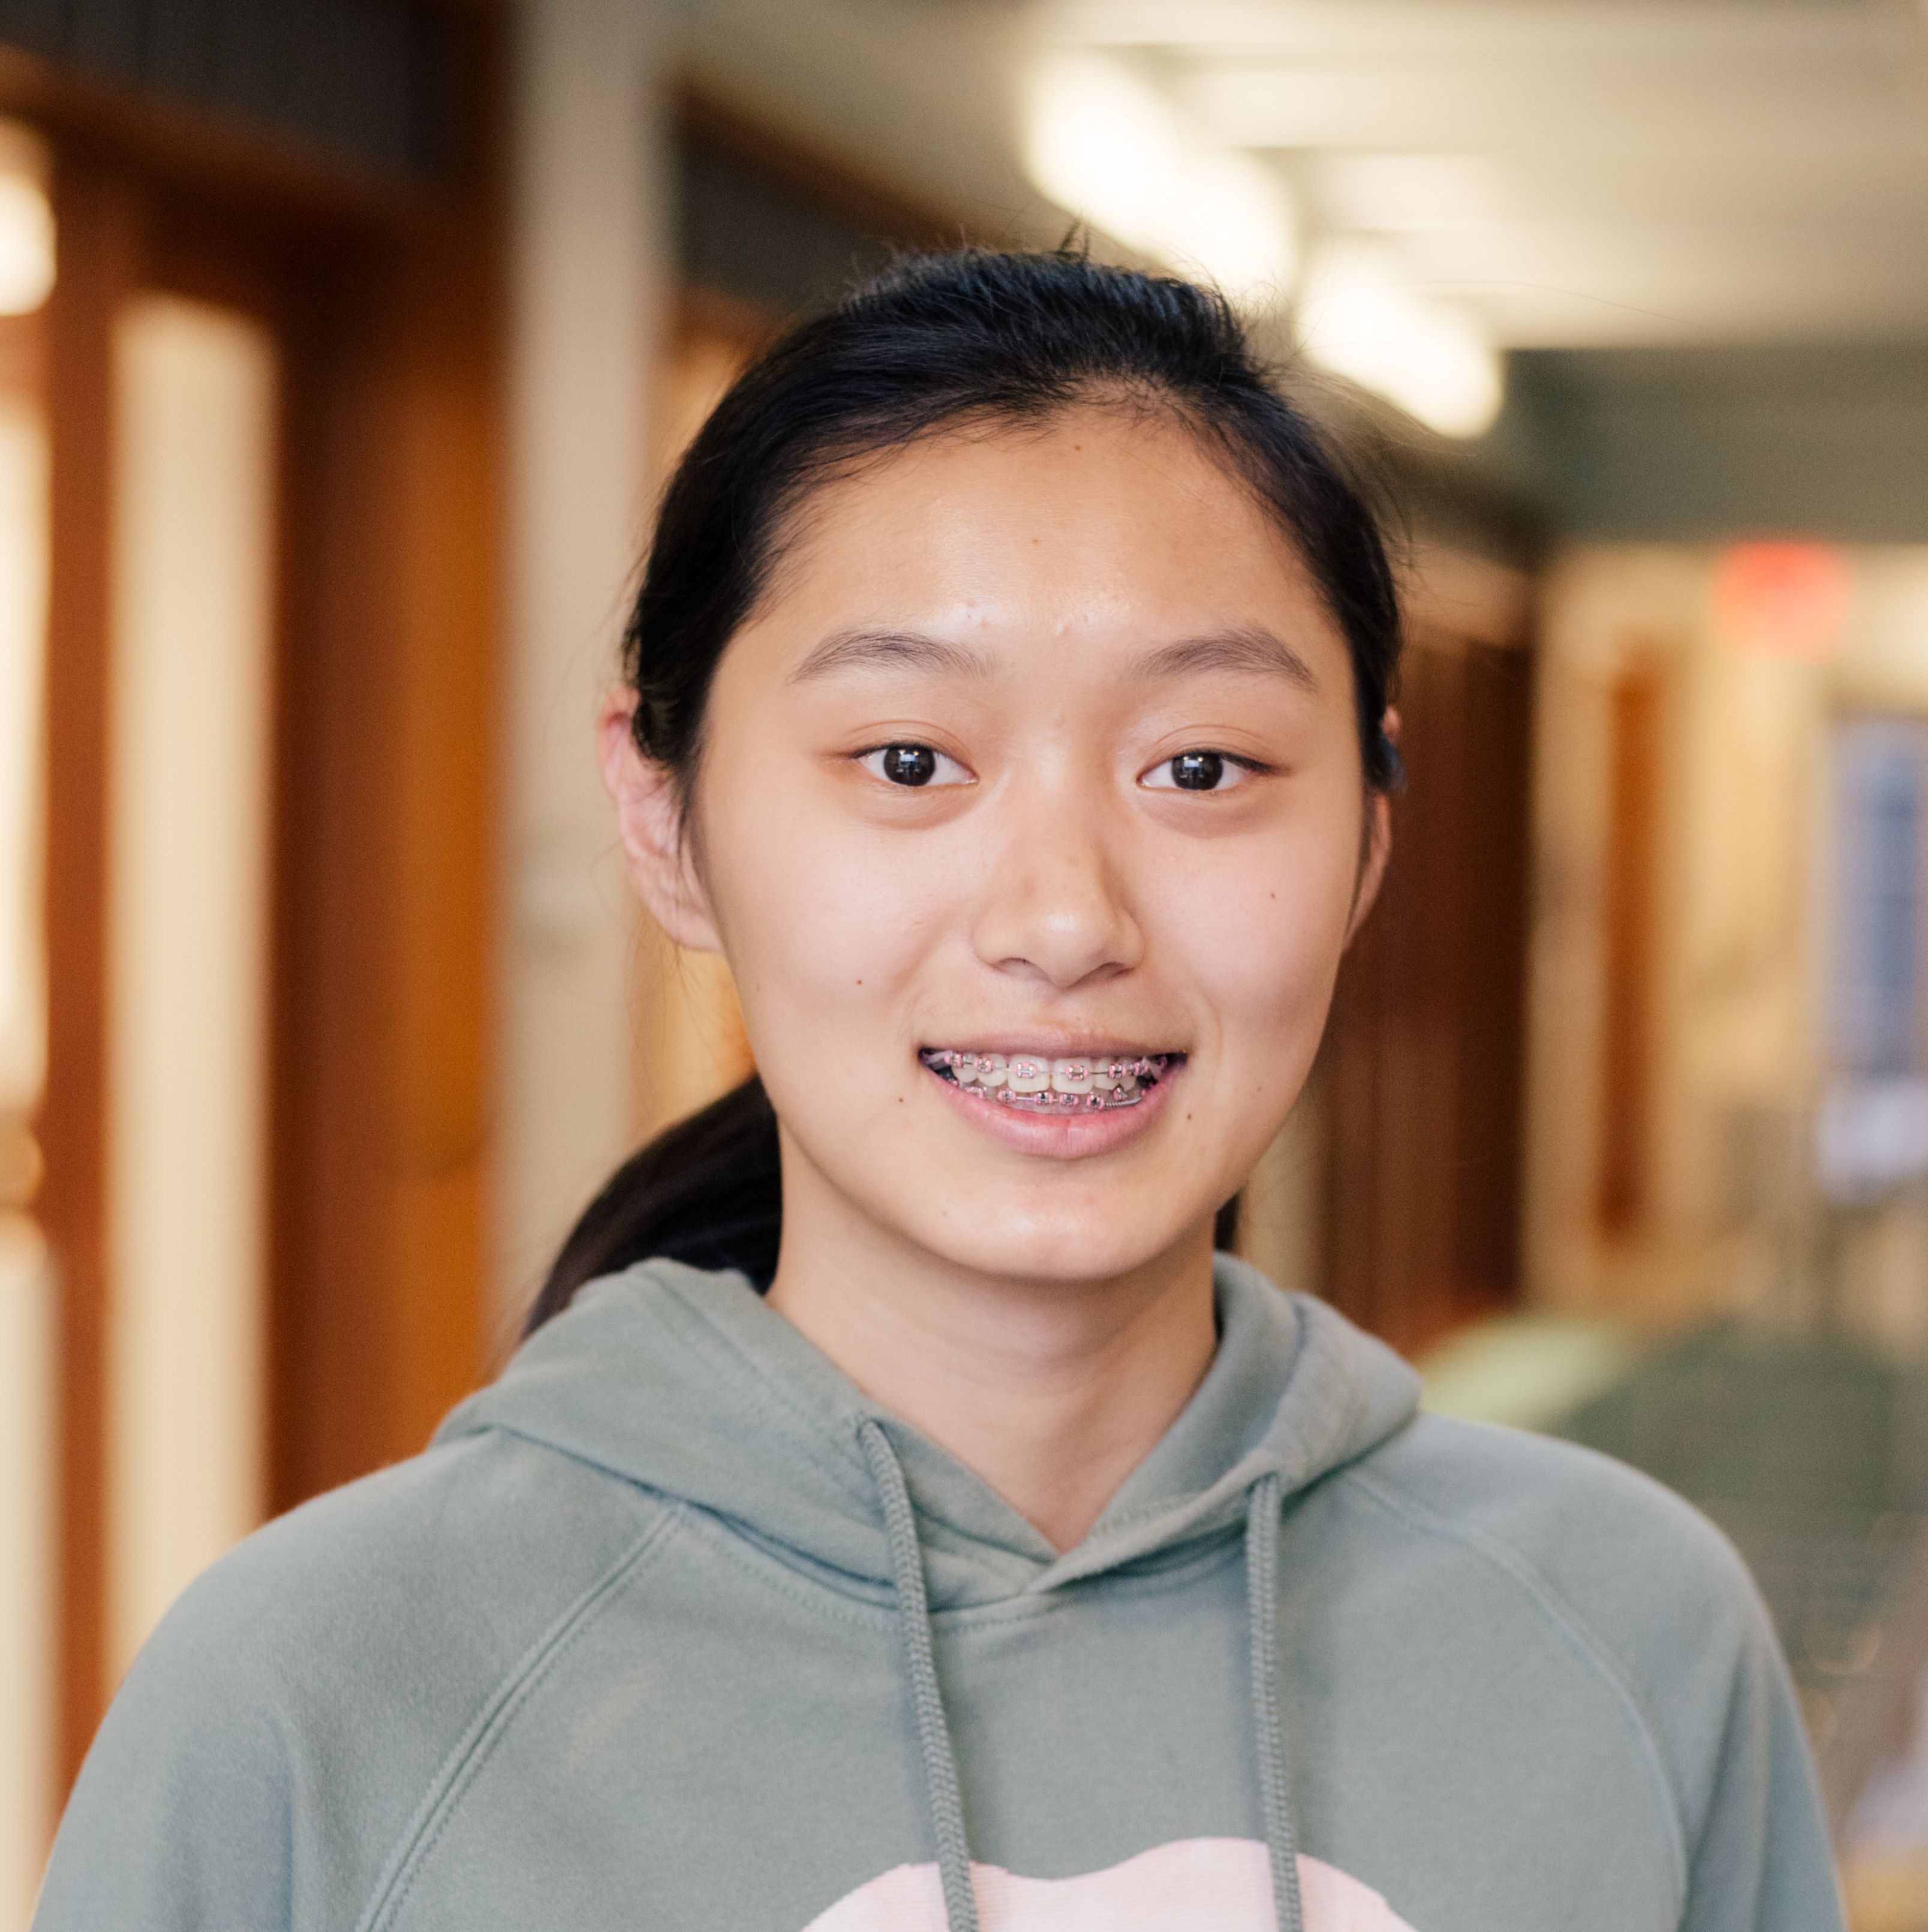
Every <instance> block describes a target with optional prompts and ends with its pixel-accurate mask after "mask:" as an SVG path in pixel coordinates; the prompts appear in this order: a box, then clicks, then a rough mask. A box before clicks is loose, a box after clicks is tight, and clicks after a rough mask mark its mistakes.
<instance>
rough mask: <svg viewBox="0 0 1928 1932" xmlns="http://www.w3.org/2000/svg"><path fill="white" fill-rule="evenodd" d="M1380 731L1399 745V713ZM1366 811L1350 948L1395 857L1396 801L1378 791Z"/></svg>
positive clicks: (1385, 719)
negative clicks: (1394, 816) (1393, 828)
mask: <svg viewBox="0 0 1928 1932" xmlns="http://www.w3.org/2000/svg"><path fill="white" fill-rule="evenodd" d="M1380 730H1383V732H1384V733H1386V736H1387V737H1388V738H1389V739H1392V742H1393V744H1394V745H1395V746H1397V745H1398V742H1399V713H1398V712H1397V711H1396V710H1395V709H1392V707H1391V706H1388V707H1387V709H1386V715H1385V716H1384V717H1383V718H1381V719H1380ZM1365 809H1366V821H1365V847H1364V850H1362V852H1361V853H1360V855H1359V883H1358V884H1357V885H1356V886H1354V887H1353V910H1352V916H1351V917H1350V919H1347V922H1346V944H1347V945H1348V946H1350V945H1351V944H1352V943H1353V938H1355V936H1356V935H1357V933H1358V932H1359V928H1360V927H1361V926H1363V925H1364V924H1365V918H1366V914H1367V913H1369V912H1371V910H1372V908H1373V905H1374V902H1375V901H1377V898H1378V897H1379V889H1380V886H1381V885H1383V883H1385V880H1386V861H1387V860H1388V859H1390V858H1391V857H1392V799H1391V798H1390V797H1389V796H1388V795H1387V794H1386V793H1384V792H1383V791H1375V792H1374V793H1372V795H1371V796H1370V797H1369V798H1368V799H1367V800H1366V807H1365Z"/></svg>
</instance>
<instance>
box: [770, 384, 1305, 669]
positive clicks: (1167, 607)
mask: <svg viewBox="0 0 1928 1932" xmlns="http://www.w3.org/2000/svg"><path fill="white" fill-rule="evenodd" d="M913 620H915V621H917V622H922V623H925V624H932V623H940V624H944V625H947V626H950V625H956V626H962V627H965V628H969V629H972V630H973V631H977V632H978V633H979V634H981V637H983V640H984V642H985V643H987V644H994V643H995V642H996V637H997V634H998V633H999V632H1000V631H1004V630H1005V629H1007V628H1014V629H1021V630H1022V631H1023V632H1025V633H1026V634H1028V635H1032V636H1035V634H1037V631H1038V628H1040V627H1041V626H1042V627H1044V628H1046V629H1047V630H1052V631H1057V632H1059V633H1060V634H1067V635H1068V634H1071V633H1073V632H1078V633H1083V634H1096V633H1106V634H1126V633H1128V634H1131V636H1132V637H1135V638H1137V639H1140V640H1143V637H1145V636H1146V634H1148V633H1153V632H1167V633H1169V634H1173V635H1183V634H1193V633H1195V632H1198V631H1203V630H1207V629H1231V628H1239V627H1240V626H1242V625H1244V626H1250V627H1261V626H1263V627H1269V628H1275V629H1276V628H1280V627H1281V626H1283V627H1284V628H1287V629H1288V630H1290V631H1291V632H1292V633H1293V634H1294V635H1295V637H1298V638H1299V639H1302V640H1304V642H1305V644H1306V645H1308V646H1310V647H1311V648H1313V649H1318V648H1320V643H1321V641H1322V639H1321V637H1320V634H1323V645H1324V646H1325V647H1326V648H1327V649H1343V646H1342V645H1341V643H1340V640H1339V639H1338V634H1337V631H1336V628H1335V626H1334V625H1332V622H1331V621H1330V619H1329V615H1328V613H1327V612H1326V607H1325V604H1324V601H1323V598H1321V597H1320V595H1319V593H1318V592H1317V588H1316V586H1314V583H1313V581H1312V580H1311V576H1310V574H1309V572H1308V571H1307V569H1306V568H1305V563H1304V562H1303V560H1302V558H1301V557H1300V556H1299V553H1298V551H1297V550H1296V547H1294V546H1293V544H1292V542H1291V541H1290V538H1289V537H1288V536H1287V534H1286V532H1284V530H1283V529H1281V527H1280V526H1279V525H1278V523H1277V522H1276V521H1275V519H1274V518H1273V517H1272V516H1270V515H1269V514H1267V512H1266V511H1265V510H1264V509H1263V508H1262V507H1261V506H1260V504H1259V503H1258V502H1257V500H1256V499H1254V496H1253V494H1252V493H1251V490H1249V489H1248V488H1247V487H1245V484H1243V483H1242V481H1240V480H1239V479H1238V478H1236V476H1235V475H1233V474H1232V472H1230V469H1229V468H1228V467H1227V466H1226V465H1225V464H1224V463H1223V462H1221V461H1219V460H1215V458H1214V457H1213V456H1212V454H1211V453H1210V452H1209V451H1208V449H1206V446H1204V444H1203V443H1202V442H1201V440H1200V438H1199V437H1198V436H1197V434H1195V433H1194V432H1193V431H1191V429H1189V428H1187V427H1186V426H1185V425H1183V424H1182V423H1180V422H1177V421H1175V420H1174V419H1172V418H1171V417H1170V416H1152V415H1143V414H1139V413H1128V412H1126V411H1125V410H1116V409H1104V408H1096V407H1092V408H1080V409H1077V410H1068V411H1066V412H1065V413H1062V415H1059V416H1056V417H1054V418H1053V419H1051V420H1050V422H1047V424H1045V425H1042V426H1039V427H1035V428H1034V427H1030V426H1026V427H1022V428H1004V427H999V428H993V429H990V430H984V429H973V430H971V431H961V432H959V433H957V434H951V435H946V436H941V437H934V438H932V439H930V440H927V441H925V442H923V443H917V444H914V445H913V446H911V447H909V448H908V449H903V450H899V451H893V452H890V453H889V454H888V455H885V456H883V457H881V458H877V459H875V460H872V461H869V462H867V463H864V464H863V465H862V466H860V467H859V468H858V469H857V470H856V471H855V472H854V473H852V474H850V475H846V476H844V477H842V478H838V479H836V481H833V482H831V483H829V484H826V485H825V486H824V487H821V489H819V490H816V491H815V492H813V493H812V495H811V496H809V499H807V500H806V502H805V503H804V504H803V506H802V507H801V508H800V511H799V512H798V513H797V517H796V520H795V521H794V524H793V526H792V527H791V530H790V531H789V532H788V534H787V541H785V544H784V546H783V550H782V556H781V559H780V561H779V563H778V565H777V567H776V569H775V571H773V574H772V578H771V581H770V586H769V588H768V589H767V592H766V593H765V595H764V598H763V599H762V601H761V605H760V607H759V609H758V612H757V613H756V614H755V616H753V617H752V620H751V622H750V624H749V625H748V626H747V627H746V630H747V631H776V632H778V633H780V634H783V635H784V636H785V637H791V638H794V640H796V641H797V643H798V644H799V646H800V647H803V648H807V647H808V646H809V644H810V643H812V642H814V641H815V640H816V639H818V638H820V637H821V636H822V635H823V634H824V633H825V632H826V631H831V630H833V629H836V628H840V627H845V626H851V625H874V624H890V623H904V622H911V621H913Z"/></svg>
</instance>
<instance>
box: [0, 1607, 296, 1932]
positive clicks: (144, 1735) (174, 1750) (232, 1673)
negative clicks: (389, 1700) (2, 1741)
mask: <svg viewBox="0 0 1928 1932" xmlns="http://www.w3.org/2000/svg"><path fill="white" fill-rule="evenodd" d="M223 1581H224V1580H223V1579H221V1577H219V1575H218V1574H217V1575H215V1577H209V1578H206V1579H203V1581H202V1582H201V1583H199V1584H197V1586H195V1587H194V1589H192V1590H191V1591H190V1592H188V1596H187V1597H186V1598H185V1599H184V1600H183V1601H182V1603H181V1604H178V1605H177V1606H176V1607H175V1609H174V1610H173V1611H172V1612H171V1613H170V1614H169V1616H167V1619H164V1622H162V1624H161V1628H159V1630H158V1631H156V1632H155V1635H154V1636H153V1637H152V1638H151V1639H150V1640H149V1642H148V1644H147V1646H146V1648H145V1649H143V1651H142V1652H141V1653H140V1656H139V1657H138V1658H137V1659H136V1660H135V1661H134V1666H133V1667H132V1669H131V1670H130V1671H129V1672H128V1676H127V1679H126V1681H125V1682H124V1683H123V1685H122V1687H121V1690H120V1692H119V1695H118V1696H117V1697H116V1698H115V1700H114V1701H113V1706H112V1707H111V1709H110V1710H109V1712H108V1713H107V1718H106V1721H104V1724H102V1725H101V1730H100V1732H99V1733H98V1736H96V1738H95V1741H94V1745H93V1748H92V1750H91V1751H89V1753H88V1754H87V1759H86V1763H85V1765H84V1766H83V1768H82V1770H81V1773H80V1778H79V1780H78V1781H77V1784H76V1785H75V1787H74V1793H73V1796H72V1797H71V1799H70V1801H69V1802H68V1808H67V1812H66V1815H65V1818H64V1819H63V1820H62V1823H61V1827H60V1830H59V1835H58V1836H57V1837H56V1840H55V1842H54V1847H53V1857H52V1858H51V1860H50V1863H49V1864H48V1867H47V1874H46V1877H45V1879H44V1882H43V1884H42V1886H41V1894H40V1902H39V1904H38V1907H37V1909H36V1910H35V1915H34V1918H33V1921H32V1932H284V1928H288V1927H290V1926H291V1925H292V1924H293V1917H292V1915H293V1903H292V1890H293V1887H292V1878H293V1872H292V1868H291V1867H292V1859H291V1856H290V1844H291V1824H292V1818H293V1802H292V1801H293V1784H294V1779H293V1772H292V1769H291V1760H290V1754H289V1753H288V1751H287V1749H286V1748H284V1745H285V1741H286V1740H285V1733H286V1728H287V1727H286V1724H285V1720H284V1717H283V1715H281V1712H279V1710H278V1702H277V1700H276V1699H275V1696H274V1695H273V1691H272V1685H271V1684H269V1683H268V1682H264V1681H263V1676H264V1674H263V1672H262V1671H261V1670H260V1669H259V1668H258V1650H257V1646H255V1645H254V1644H253V1643H251V1641H250V1640H249V1634H248V1632H247V1631H245V1630H243V1629H239V1628H234V1627H233V1626H234V1625H235V1622H236V1616H235V1613H236V1610H237V1608H238V1607H239V1606H238V1605H237V1604H236V1602H235V1601H234V1593H233V1592H231V1591H229V1590H226V1589H223V1587H222V1584H223Z"/></svg>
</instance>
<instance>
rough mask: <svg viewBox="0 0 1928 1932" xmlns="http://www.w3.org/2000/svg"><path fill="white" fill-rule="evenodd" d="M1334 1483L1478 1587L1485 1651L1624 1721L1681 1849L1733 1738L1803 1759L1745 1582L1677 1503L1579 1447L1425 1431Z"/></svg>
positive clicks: (1437, 1421)
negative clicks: (1567, 1677) (1592, 1696)
mask: <svg viewBox="0 0 1928 1932" xmlns="http://www.w3.org/2000/svg"><path fill="white" fill-rule="evenodd" d="M1345 1474H1346V1478H1347V1481H1348V1483H1349V1484H1350V1487H1351V1488H1352V1489H1353V1492H1354V1493H1355V1494H1356V1495H1361V1496H1363V1497H1365V1498H1368V1499H1370V1501H1371V1506H1373V1507H1374V1508H1376V1509H1377V1511H1379V1512H1380V1513H1381V1514H1382V1517H1383V1518H1385V1519H1386V1520H1389V1521H1390V1522H1391V1523H1392V1524H1393V1525H1394V1526H1395V1527H1396V1529H1398V1532H1399V1533H1400V1534H1401V1535H1404V1536H1407V1537H1409V1538H1430V1539H1431V1540H1432V1541H1434V1544H1435V1545H1436V1547H1438V1548H1439V1549H1440V1550H1441V1552H1442V1553H1443V1557H1444V1560H1446V1561H1449V1562H1452V1563H1453V1564H1454V1565H1456V1566H1458V1567H1460V1568H1462V1569H1464V1568H1467V1567H1470V1568H1471V1569H1472V1570H1473V1571H1476V1572H1478V1573H1480V1589H1481V1592H1482V1601H1484V1602H1485V1603H1486V1604H1489V1605H1491V1607H1492V1613H1493V1617H1494V1632H1491V1633H1489V1634H1497V1630H1498V1629H1499V1628H1500V1627H1501V1626H1503V1628H1504V1629H1505V1630H1506V1631H1509V1632H1511V1633H1512V1636H1511V1637H1510V1638H1509V1639H1506V1640H1504V1641H1503V1642H1502V1643H1501V1645H1500V1649H1501V1650H1502V1651H1503V1650H1504V1649H1505V1644H1506V1643H1515V1644H1518V1645H1526V1646H1536V1647H1537V1648H1538V1649H1539V1651H1540V1652H1541V1654H1542V1655H1558V1656H1560V1657H1563V1658H1565V1659H1566V1668H1568V1669H1570V1670H1574V1671H1577V1672H1578V1673H1581V1676H1584V1678H1586V1679H1590V1681H1591V1682H1593V1684H1594V1685H1596V1687H1597V1689H1598V1691H1599V1693H1600V1694H1603V1695H1604V1696H1605V1697H1606V1698H1607V1700H1608V1702H1609V1703H1610V1704H1611V1706H1615V1707H1617V1709H1619V1710H1620V1712H1621V1713H1622V1714H1623V1718H1624V1720H1625V1721H1626V1723H1627V1724H1629V1726H1630V1727H1631V1728H1632V1734H1633V1735H1634V1736H1636V1737H1637V1738H1638V1741H1639V1746H1640V1748H1641V1751H1642V1753H1643V1754H1644V1755H1646V1756H1647V1758H1648V1760H1649V1762H1650V1763H1651V1764H1652V1765H1653V1767H1654V1769H1656V1772H1658V1773H1659V1776H1660V1778H1661V1779H1662V1782H1663V1783H1664V1784H1665V1787H1667V1788H1668V1790H1670V1791H1671V1793H1672V1794H1673V1802H1674V1805H1675V1807H1676V1808H1677V1810H1676V1815H1677V1817H1678V1819H1679V1820H1680V1826H1681V1828H1682V1835H1683V1841H1684V1842H1686V1843H1693V1842H1694V1841H1695V1837H1696V1835H1697V1834H1698V1830H1699V1829H1700V1821H1701V1820H1703V1819H1704V1817H1706V1816H1707V1808H1708V1806H1709V1805H1710V1803H1711V1802H1712V1800H1713V1793H1714V1791H1715V1790H1716V1787H1717V1785H1718V1784H1719V1781H1720V1780H1721V1779H1722V1777H1723V1775H1725V1772H1726V1771H1727V1770H1728V1769H1731V1767H1729V1766H1728V1765H1727V1763H1726V1760H1728V1757H1729V1755H1730V1754H1731V1751H1732V1749H1733V1740H1734V1737H1735V1736H1736V1735H1737V1727H1741V1728H1745V1727H1746V1725H1747V1724H1752V1723H1755V1722H1757V1721H1758V1722H1763V1723H1765V1724H1767V1725H1768V1726H1769V1727H1770V1729H1771V1730H1773V1731H1774V1732H1775V1733H1776V1735H1777V1736H1781V1735H1782V1734H1785V1739H1790V1740H1793V1741H1792V1742H1784V1744H1783V1745H1782V1746H1780V1747H1777V1748H1782V1749H1785V1751H1788V1753H1790V1754H1792V1757H1793V1758H1794V1759H1800V1758H1801V1757H1802V1754H1801V1751H1800V1745H1799V1743H1798V1733H1799V1727H1798V1724H1797V1723H1795V1722H1794V1721H1791V1712H1792V1711H1793V1708H1794V1706H1793V1692H1792V1687H1791V1685H1790V1684H1789V1683H1788V1678H1787V1671H1786V1667H1785V1664H1784V1663H1783V1661H1782V1658H1781V1655H1780V1652H1779V1645H1778V1643H1777V1642H1776V1638H1775V1636H1774V1633H1773V1627H1772V1625H1771V1624H1770V1622H1769V1620H1768V1617H1767V1610H1766V1608H1765V1607H1764V1604H1762V1602H1761V1598H1760V1595H1759V1593H1758V1591H1757V1590H1756V1589H1755V1585H1754V1582H1753V1580H1752V1577H1751V1576H1750V1575H1749V1572H1748V1571H1747V1568H1746V1565H1745V1564H1744V1563H1743V1562H1742V1561H1741V1559H1740V1556H1739V1554H1738V1553H1737V1551H1736V1550H1734V1547H1733V1546H1732V1545H1731V1544H1730V1543H1729V1542H1728V1541H1727V1539H1726V1538H1725V1537H1724V1536H1723V1535H1722V1534H1721V1532H1719V1530H1718V1529H1716V1528H1715V1526H1713V1524H1712V1523H1710V1522H1709V1521H1708V1520H1707V1518H1706V1517H1704V1516H1702V1515H1701V1514H1700V1512H1699V1511H1697V1510H1695V1509H1694V1508H1692V1506H1691V1505H1689V1504H1687V1503H1686V1502H1683V1501H1682V1500H1681V1499H1680V1497H1678V1496H1675V1495H1674V1493H1672V1492H1671V1491H1670V1490H1666V1489H1664V1488H1662V1487H1661V1486H1660V1484H1658V1483H1656V1482H1654V1481H1652V1480H1651V1479H1650V1478H1647V1477H1646V1476H1644V1475H1641V1474H1640V1473H1639V1472H1638V1471H1635V1470H1633V1469H1629V1468H1627V1467H1626V1466H1624V1465H1623V1464H1621V1463H1616V1462H1614V1461H1613V1460H1611V1459H1610V1458H1608V1457H1605V1456H1602V1455H1599V1454H1596V1453H1595V1452H1594V1451H1591V1450H1588V1449H1584V1448H1579V1447H1578V1446H1577V1445H1574V1444H1572V1443H1567V1442H1556V1441H1553V1440H1551V1439H1548V1438H1545V1437H1542V1436H1531V1435H1528V1434H1526V1433H1524V1432H1521V1431H1518V1430H1508V1429H1501V1428H1497V1427H1489V1426H1487V1425H1484V1424H1476V1423H1467V1422H1460V1421H1451V1420H1449V1419H1446V1418H1442V1417H1437V1416H1431V1415H1422V1416H1421V1417H1419V1418H1418V1420H1417V1421H1415V1422H1414V1423H1413V1424H1412V1425H1411V1426H1410V1427H1409V1428H1407V1429H1406V1430H1403V1431H1401V1433H1400V1434H1399V1435H1398V1436H1397V1437H1395V1438H1394V1439H1392V1440H1391V1441H1390V1442H1388V1443H1386V1445H1384V1446H1383V1448H1381V1449H1380V1450H1379V1451H1377V1452H1376V1453H1375V1454H1373V1455H1371V1456H1369V1457H1366V1458H1365V1459H1364V1460H1362V1462H1360V1463H1358V1464H1356V1465H1354V1466H1353V1468H1352V1469H1350V1470H1349V1471H1347V1472H1345ZM1514 1655H1515V1658H1516V1659H1523V1658H1524V1655H1525V1652H1524V1651H1516V1652H1515V1653H1514ZM1749 1714H1752V1715H1749Z"/></svg>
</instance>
